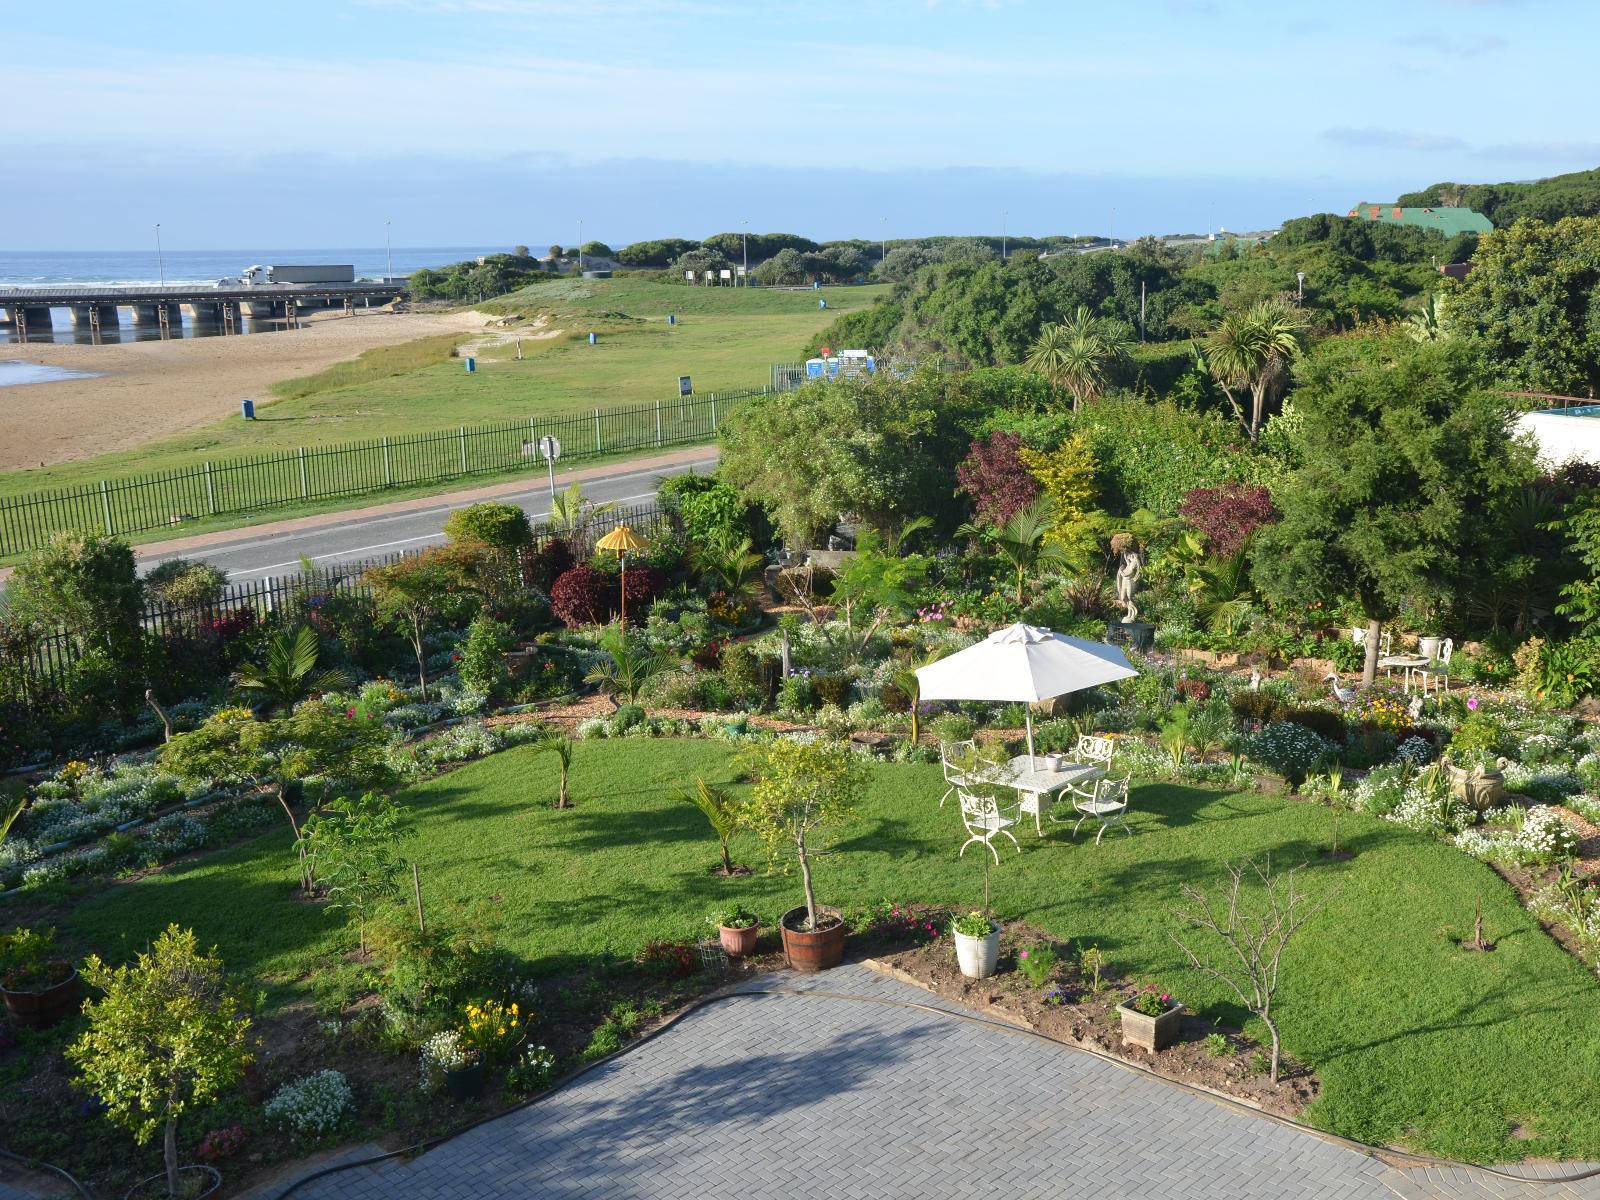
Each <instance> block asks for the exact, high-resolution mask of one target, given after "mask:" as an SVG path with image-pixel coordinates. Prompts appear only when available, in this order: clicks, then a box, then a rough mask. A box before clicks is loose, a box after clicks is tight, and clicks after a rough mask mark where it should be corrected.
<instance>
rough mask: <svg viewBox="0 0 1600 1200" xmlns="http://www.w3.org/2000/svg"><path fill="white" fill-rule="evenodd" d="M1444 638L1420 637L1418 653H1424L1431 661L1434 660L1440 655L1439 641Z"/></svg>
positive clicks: (1424, 656) (1423, 655)
mask: <svg viewBox="0 0 1600 1200" xmlns="http://www.w3.org/2000/svg"><path fill="white" fill-rule="evenodd" d="M1443 640H1444V639H1443V638H1436V637H1425V638H1418V639H1417V653H1418V654H1420V655H1422V657H1423V658H1425V659H1427V660H1428V661H1429V662H1432V661H1433V660H1434V659H1436V658H1438V657H1439V643H1440V642H1442V641H1443Z"/></svg>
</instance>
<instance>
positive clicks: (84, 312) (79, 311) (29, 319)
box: [0, 283, 406, 341]
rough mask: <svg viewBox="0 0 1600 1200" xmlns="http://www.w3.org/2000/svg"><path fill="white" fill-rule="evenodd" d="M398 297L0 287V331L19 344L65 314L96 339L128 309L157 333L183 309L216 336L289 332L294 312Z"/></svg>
mask: <svg viewBox="0 0 1600 1200" xmlns="http://www.w3.org/2000/svg"><path fill="white" fill-rule="evenodd" d="M405 295H406V289H405V287H404V285H402V284H396V283H269V284H261V285H258V286H255V287H244V286H238V287H213V286H210V285H205V284H198V285H190V286H178V285H173V286H170V287H121V288H116V287H107V288H98V287H28V288H0V326H6V325H9V326H10V327H12V328H13V329H15V330H16V333H17V338H18V340H19V341H26V340H27V338H28V334H29V333H30V332H32V333H40V332H45V331H48V330H51V329H53V328H54V327H55V326H54V318H53V315H52V313H53V310H55V309H66V310H67V313H68V316H69V319H70V320H71V321H72V323H73V324H74V325H77V326H79V327H80V328H87V329H88V330H89V331H90V333H91V334H98V333H99V331H100V330H102V329H114V328H116V327H117V325H118V324H119V322H120V320H121V310H122V309H128V310H129V312H130V316H131V318H132V320H133V323H134V324H135V325H156V326H159V327H160V328H161V330H162V333H163V335H164V334H165V333H166V331H167V330H168V329H169V328H174V327H180V326H181V325H182V323H183V310H184V309H185V308H187V309H188V310H189V317H190V320H192V321H194V322H195V323H197V324H213V325H220V326H221V327H222V331H223V332H224V333H232V332H234V331H236V330H237V329H238V328H239V324H238V322H239V319H240V318H241V317H274V318H280V319H283V320H286V321H287V322H288V323H289V324H290V326H294V325H295V324H297V323H298V320H299V315H300V312H301V310H302V309H307V308H331V307H340V306H342V307H343V308H344V310H345V311H346V312H347V313H348V312H353V311H354V310H355V308H356V307H357V306H358V305H360V306H370V305H372V304H373V303H377V304H387V303H388V302H389V301H391V300H398V299H402V298H403V297H404V296H405Z"/></svg>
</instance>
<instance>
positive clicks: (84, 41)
mask: <svg viewBox="0 0 1600 1200" xmlns="http://www.w3.org/2000/svg"><path fill="white" fill-rule="evenodd" d="M1597 44H1600V5H1595V4H1593V2H1592V0H1389V2H1388V3H1380V2H1377V0H1366V2H1365V3H1361V4H1354V3H1328V2H1326V0H1324V2H1321V3H1310V2H1306V0H1121V2H1120V3H1105V2H1104V0H1094V2H1091V0H987V2H978V0H971V2H965V0H854V2H853V3H837V2H835V0H808V2H792V0H321V2H308V0H271V2H268V3H261V2H254V3H252V2H245V0H240V2H237V3H235V2H233V0H227V2H225V3H217V2H216V0H203V2H197V0H163V2H162V3H160V4H129V3H126V2H125V0H77V2H76V3H74V4H72V5H56V4H45V3H39V2H38V0H0V93H3V94H4V95H5V96H6V97H7V120H6V121H4V122H0V247H4V248H7V249H14V250H40V249H83V250H93V249H111V248H124V247H131V246H138V245H142V244H144V243H145V242H146V241H148V240H149V234H150V231H151V229H152V226H153V225H154V223H156V222H158V221H159V222H160V223H161V226H162V236H163V240H164V242H165V244H166V245H167V246H168V247H170V248H172V249H207V248H226V247H231V246H241V245H252V246H296V247H338V246H351V245H354V246H370V245H377V244H381V241H382V234H383V230H384V222H385V221H389V222H391V226H390V228H391V229H392V233H393V238H394V241H395V243H396V244H397V245H409V246H437V245H467V244H482V245H494V244H500V243H505V244H506V245H507V246H508V247H509V246H510V245H512V244H515V243H526V244H529V245H544V244H548V243H550V242H561V243H568V242H571V241H573V240H575V239H577V238H579V237H581V238H583V239H585V240H587V239H591V238H594V239H599V240H601V241H605V242H608V243H610V244H612V245H621V244H624V243H626V242H629V241H636V240H640V239H644V238H650V237H661V236H683V237H704V236H707V235H709V234H711V233H714V232H717V231H719V230H726V229H739V228H742V227H744V225H745V223H747V222H748V226H749V228H751V229H753V230H762V231H777V230H782V231H785V232H794V233H800V234H804V235H806V236H809V237H812V238H816V239H818V240H823V239H827V238H836V237H852V236H853V237H864V238H878V237H880V236H888V237H891V238H893V237H910V236H919V235H927V234H934V233H967V234H977V233H988V234H999V233H1001V232H1002V231H1005V232H1010V233H1027V234H1036V235H1037V234H1046V233H1061V234H1083V233H1096V234H1107V233H1110V234H1112V235H1114V236H1117V237H1119V238H1124V237H1133V236H1137V235H1139V234H1146V233H1148V234H1163V233H1179V232H1206V231H1208V230H1214V229H1216V228H1219V227H1222V228H1227V229H1233V230H1249V229H1258V228H1269V227H1272V226H1275V225H1276V224H1277V223H1278V222H1280V221H1281V220H1283V219H1284V218H1286V217H1291V216H1297V215H1303V214H1305V213H1308V212H1319V211H1337V212H1344V211H1346V210H1348V209H1349V208H1350V207H1351V206H1352V205H1353V204H1355V203H1356V202H1357V201H1360V200H1375V201H1381V200H1388V199H1392V198H1393V197H1394V196H1395V195H1397V194H1398V193H1400V192H1402V191H1408V190H1413V189H1415V188H1419V187H1422V186H1425V185H1427V184H1429V183H1434V182H1438V181H1441V180H1457V181H1462V182H1479V181H1495V180H1503V179H1530V178H1537V177H1541V176H1545V175H1551V174H1557V173H1560V172H1563V171H1570V170H1581V169H1586V168H1592V167H1595V166H1597V165H1600V132H1597V131H1596V130H1595V128H1594V126H1593V122H1592V120H1591V119H1590V114H1591V113H1592V111H1593V106H1592V103H1591V102H1590V98H1589V96H1588V95H1587V94H1586V93H1587V91H1588V89H1589V86H1590V77H1591V75H1592V71H1593V65H1592V61H1591V60H1592V51H1593V47H1594V46H1595V45H1597ZM29 113H31V114H32V115H31V116H28V115H26V114H29Z"/></svg>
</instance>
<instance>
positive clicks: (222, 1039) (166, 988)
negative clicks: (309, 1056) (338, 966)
mask: <svg viewBox="0 0 1600 1200" xmlns="http://www.w3.org/2000/svg"><path fill="white" fill-rule="evenodd" d="M83 977H84V979H85V980H86V981H87V982H88V984H89V986H90V987H93V988H96V989H98V990H99V991H102V992H104V993H105V995H104V998H103V999H101V1000H99V1001H98V1002H96V1001H90V1002H89V1003H87V1004H85V1005H84V1006H83V1013H84V1016H86V1017H87V1018H88V1019H89V1028H88V1029H87V1030H86V1031H85V1032H84V1033H83V1035H82V1036H81V1037H79V1038H78V1040H77V1041H76V1042H74V1043H73V1044H72V1045H71V1046H69V1047H68V1048H67V1051H66V1055H67V1058H68V1059H69V1060H70V1061H72V1062H73V1063H75V1064H76V1065H77V1067H78V1072H79V1074H78V1079H77V1081H76V1082H77V1085H78V1086H79V1087H81V1088H82V1089H83V1090H84V1091H86V1092H90V1093H92V1094H93V1095H95V1096H98V1097H99V1098H100V1101H101V1102H102V1103H103V1104H105V1106H106V1115H107V1116H109V1117H110V1118H111V1120H113V1121H115V1122H116V1123H117V1124H118V1125H121V1126H122V1127H123V1128H125V1129H127V1130H128V1131H129V1132H130V1133H132V1134H133V1136H134V1139H135V1140H136V1141H137V1142H138V1143H139V1144H140V1145H143V1144H144V1143H146V1142H148V1141H149V1140H150V1139H151V1138H152V1137H154V1136H155V1134H156V1132H157V1131H158V1130H159V1131H161V1132H162V1133H163V1138H162V1153H163V1155H164V1157H165V1160H166V1167H167V1192H168V1194H169V1195H174V1196H175V1195H177V1194H178V1119H179V1118H180V1117H182V1116H183V1114H184V1113H185V1112H187V1111H189V1110H190V1109H192V1108H195V1107H198V1106H200V1105H204V1104H209V1103H211V1102H213V1101H214V1100H216V1099H217V1098H218V1097H219V1096H220V1095H222V1093H223V1092H224V1091H225V1090H226V1089H227V1088H228V1087H230V1086H232V1085H233V1084H235V1083H237V1082H238V1081H239V1079H240V1078H241V1077H242V1076H243V1075H244V1070H245V1068H246V1067H247V1066H249V1064H250V1063H251V1061H252V1060H253V1058H254V1055H252V1053H251V1051H250V1042H249V1033H250V1018H249V1016H248V1015H247V1014H248V1011H249V1005H248V1003H247V1001H246V1000H245V998H244V996H243V995H242V993H241V992H240V990H239V989H238V988H237V987H236V986H234V985H231V984H229V983H228V982H227V980H225V978H224V977H223V973H222V960H221V959H219V958H218V957H217V952H216V949H215V947H213V948H212V950H211V952H210V953H209V954H204V953H201V951H200V948H199V946H198V944H197V943H196V941H195V936H194V932H193V930H188V929H183V930H180V929H179V928H178V927H177V926H176V925H169V926H168V927H167V931H166V932H165V933H163V934H162V935H161V936H160V937H158V938H156V940H155V942H154V943H153V944H152V946H151V948H150V951H149V952H148V953H146V954H140V955H139V957H138V960H137V961H136V962H134V963H132V964H130V965H124V966H121V967H117V968H115V969H112V968H111V967H108V966H106V965H105V964H104V963H103V962H101V961H100V959H99V958H98V957H96V956H94V955H91V956H90V957H89V960H88V961H87V962H86V963H84V966H83Z"/></svg>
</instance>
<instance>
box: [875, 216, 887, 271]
mask: <svg viewBox="0 0 1600 1200" xmlns="http://www.w3.org/2000/svg"><path fill="white" fill-rule="evenodd" d="M888 257H889V218H888V217H879V218H878V266H879V268H880V269H881V268H882V266H883V260H884V259H886V258H888Z"/></svg>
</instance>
